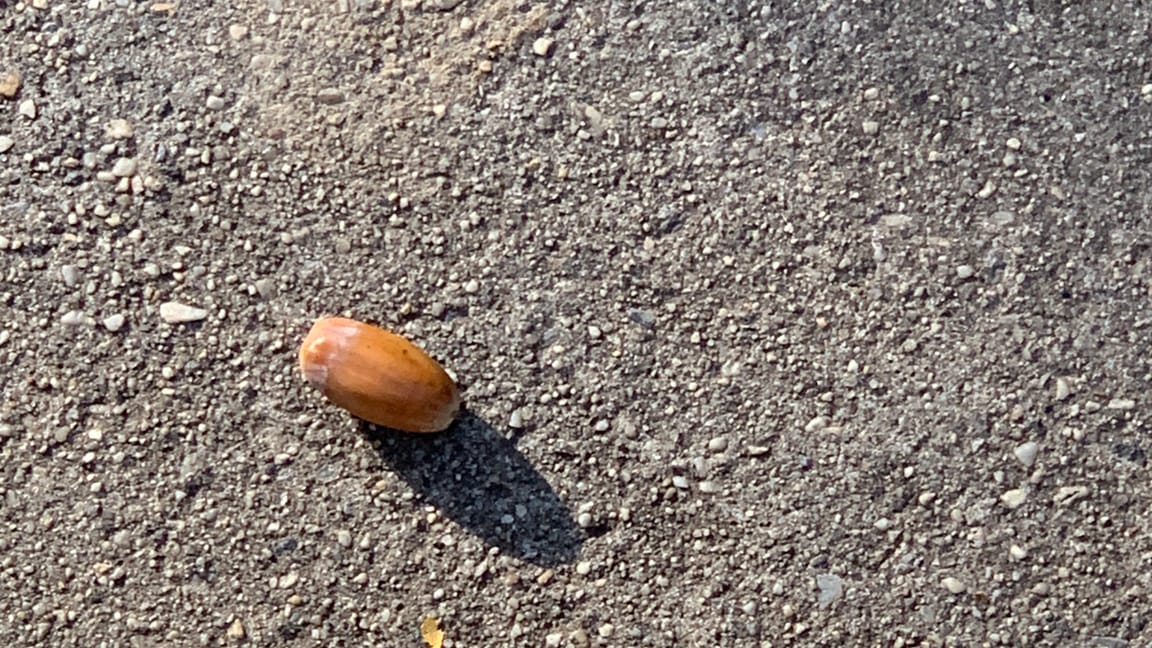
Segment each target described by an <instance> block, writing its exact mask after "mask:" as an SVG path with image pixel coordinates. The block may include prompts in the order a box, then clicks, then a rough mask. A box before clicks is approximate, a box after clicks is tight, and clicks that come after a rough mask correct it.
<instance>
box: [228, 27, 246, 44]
mask: <svg viewBox="0 0 1152 648" xmlns="http://www.w3.org/2000/svg"><path fill="white" fill-rule="evenodd" d="M247 35H248V27H247V26H246V25H239V24H234V25H229V26H228V38H231V39H232V40H234V41H238V40H241V39H243V38H244V37H245V36H247Z"/></svg>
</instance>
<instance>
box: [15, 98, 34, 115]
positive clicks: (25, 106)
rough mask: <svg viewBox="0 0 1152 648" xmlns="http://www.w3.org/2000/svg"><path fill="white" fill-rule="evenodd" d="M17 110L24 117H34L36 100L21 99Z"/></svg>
mask: <svg viewBox="0 0 1152 648" xmlns="http://www.w3.org/2000/svg"><path fill="white" fill-rule="evenodd" d="M19 111H20V114H21V115H23V116H24V117H25V118H26V119H36V115H37V111H36V102H35V101H32V100H31V99H25V100H24V101H21V102H20V108H19Z"/></svg>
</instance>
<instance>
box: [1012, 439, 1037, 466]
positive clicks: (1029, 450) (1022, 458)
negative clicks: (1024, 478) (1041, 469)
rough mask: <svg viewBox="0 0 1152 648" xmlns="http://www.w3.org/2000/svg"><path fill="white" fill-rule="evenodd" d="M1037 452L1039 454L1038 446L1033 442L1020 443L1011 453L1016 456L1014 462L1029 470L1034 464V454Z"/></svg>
mask: <svg viewBox="0 0 1152 648" xmlns="http://www.w3.org/2000/svg"><path fill="white" fill-rule="evenodd" d="M1038 452H1040V446H1039V445H1038V444H1037V443H1036V442H1035V441H1027V442H1025V443H1021V444H1020V445H1018V446H1016V449H1015V450H1013V451H1012V453H1013V454H1015V455H1016V460H1017V461H1019V462H1020V463H1022V464H1024V465H1025V466H1027V467H1029V468H1031V467H1032V464H1033V463H1035V462H1036V454H1037V453H1038Z"/></svg>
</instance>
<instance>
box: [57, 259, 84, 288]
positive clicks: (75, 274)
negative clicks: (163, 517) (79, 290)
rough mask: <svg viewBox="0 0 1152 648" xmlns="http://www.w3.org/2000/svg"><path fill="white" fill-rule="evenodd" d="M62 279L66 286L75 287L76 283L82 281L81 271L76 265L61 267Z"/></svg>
mask: <svg viewBox="0 0 1152 648" xmlns="http://www.w3.org/2000/svg"><path fill="white" fill-rule="evenodd" d="M60 278H61V279H63V280H64V285H65V286H68V287H69V288H72V287H75V286H76V283H77V282H79V281H80V271H79V270H78V269H77V268H76V266H74V265H71V264H69V265H65V266H61V267H60Z"/></svg>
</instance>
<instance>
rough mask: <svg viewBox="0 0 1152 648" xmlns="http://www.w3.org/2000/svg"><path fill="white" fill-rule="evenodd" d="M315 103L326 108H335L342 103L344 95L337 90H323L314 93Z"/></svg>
mask: <svg viewBox="0 0 1152 648" xmlns="http://www.w3.org/2000/svg"><path fill="white" fill-rule="evenodd" d="M316 101H317V102H319V103H322V104H324V105H326V106H335V105H336V104H338V103H343V102H344V93H343V92H341V91H340V90H339V88H324V89H323V90H321V91H320V92H317V93H316Z"/></svg>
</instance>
